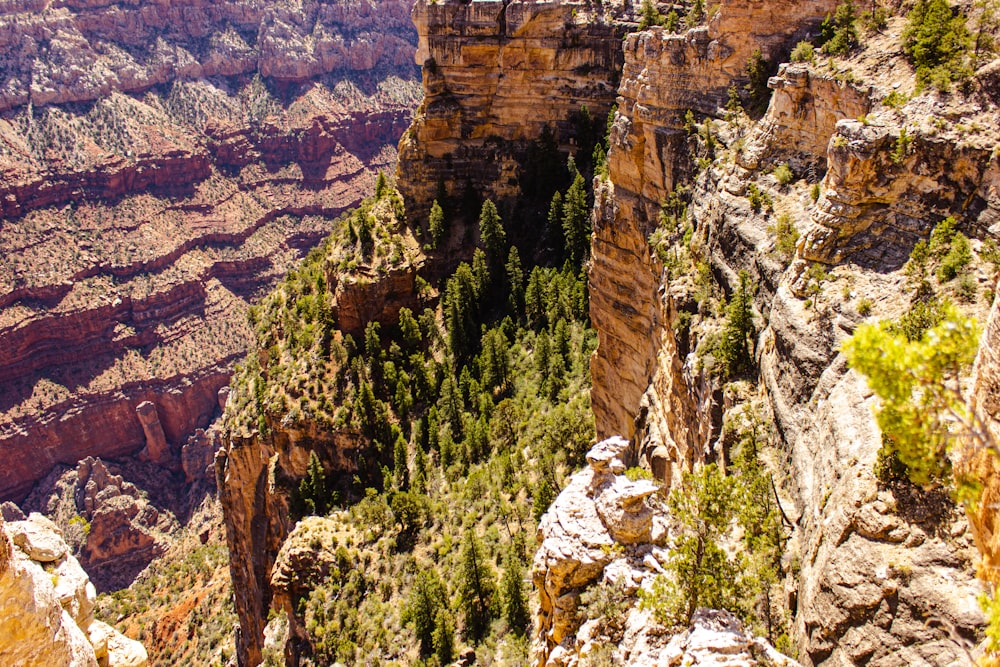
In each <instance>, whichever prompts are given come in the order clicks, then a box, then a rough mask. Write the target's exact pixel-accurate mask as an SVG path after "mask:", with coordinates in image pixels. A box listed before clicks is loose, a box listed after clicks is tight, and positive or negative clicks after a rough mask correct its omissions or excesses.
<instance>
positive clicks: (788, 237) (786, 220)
mask: <svg viewBox="0 0 1000 667" xmlns="http://www.w3.org/2000/svg"><path fill="white" fill-rule="evenodd" d="M767 231H769V232H771V233H772V234H774V251H775V253H777V255H778V256H779V257H780V258H781V259H782V261H784V262H785V263H786V264H787V263H788V262H790V261H791V260H792V257H794V256H795V246H796V244H797V243H798V241H799V230H798V229H796V228H795V223H794V222H792V217H791V216H790V215H788V214H787V213H782V214H781V215H779V216H778V222H777V224H775V225H773V226H770V227H768V228H767Z"/></svg>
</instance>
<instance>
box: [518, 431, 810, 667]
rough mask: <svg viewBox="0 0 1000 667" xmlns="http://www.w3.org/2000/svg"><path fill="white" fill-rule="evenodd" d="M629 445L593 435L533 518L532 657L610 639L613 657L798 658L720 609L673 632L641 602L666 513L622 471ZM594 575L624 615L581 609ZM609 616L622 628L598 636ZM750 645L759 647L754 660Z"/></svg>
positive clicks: (544, 660) (655, 567) (570, 661)
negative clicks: (575, 468) (577, 465)
mask: <svg viewBox="0 0 1000 667" xmlns="http://www.w3.org/2000/svg"><path fill="white" fill-rule="evenodd" d="M628 451H629V443H628V441H626V440H624V439H622V438H617V437H615V438H610V439H608V440H604V441H602V442H600V443H598V444H597V445H596V446H595V447H594V448H593V449H591V451H590V452H589V453H588V454H587V462H588V464H589V465H588V467H587V468H586V469H584V470H582V471H580V472H578V473H576V474H575V475H573V476H572V477H571V478H570V481H569V483H568V484H567V485H566V487H565V488H564V489H563V490H562V492H561V493H560V494H559V496H558V497H557V498H556V500H555V502H553V503H552V505H551V507H550V508H549V510H548V512H546V513H545V515H544V516H543V517H542V520H541V522H540V523H539V525H538V542H539V545H540V546H539V548H538V551H537V552H536V553H535V560H534V564H533V567H532V579H533V581H534V584H535V588H536V589H537V590H538V593H539V601H540V605H539V606H540V608H539V611H538V616H537V618H538V627H537V635H536V637H535V645H534V648H535V659H536V661H537V663H536V664H538V665H539V666H540V667H564V666H566V667H569V666H572V665H578V664H581V661H582V659H585V658H586V657H587V656H590V655H593V654H595V653H596V652H597V651H599V650H602V648H603V649H604V650H607V649H609V648H610V649H611V651H612V652H613V655H614V656H615V657H614V662H613V664H627V665H662V664H668V665H679V664H685V665H686V664H718V665H730V664H731V665H757V664H773V665H786V666H787V667H795V666H797V665H798V663H797V662H795V661H794V660H792V659H790V658H788V657H786V656H784V655H782V654H780V653H779V652H778V651H776V650H775V649H774V648H773V647H771V646H770V645H769V644H768V643H767V642H766V641H765V640H763V639H760V638H752V637H748V636H747V635H746V634H744V631H743V628H742V624H741V623H740V622H739V620H738V619H737V618H736V617H735V616H733V615H732V614H730V613H728V612H719V611H711V610H707V609H701V610H699V611H698V612H697V613H696V614H695V616H694V618H693V619H692V625H691V628H690V629H689V630H687V631H686V632H681V633H671V632H669V631H668V630H667V629H666V628H663V627H662V626H660V625H659V624H658V623H657V622H656V620H655V619H654V618H653V616H652V614H651V613H650V612H649V611H648V610H645V609H643V608H641V606H640V605H639V604H638V600H637V598H636V594H637V591H639V589H647V590H649V588H650V586H651V585H652V582H653V580H654V579H655V578H656V577H657V576H658V575H659V574H661V573H662V572H663V564H664V563H666V561H667V559H668V558H669V535H668V523H669V522H670V517H669V516H668V515H667V514H666V512H665V511H664V509H663V506H662V505H659V506H658V507H659V508H660V509H658V510H656V509H654V506H651V505H650V504H649V503H648V502H647V500H646V499H647V498H648V497H649V496H651V495H652V494H654V493H656V492H657V491H658V485H656V484H654V483H653V482H651V481H649V480H639V481H637V482H632V481H629V480H628V479H627V478H626V477H625V475H623V474H622V473H623V472H624V470H625V463H624V459H625V457H626V456H627V453H628ZM598 584H600V585H603V586H608V587H610V588H611V589H613V590H615V591H616V593H613V595H617V596H619V597H620V598H621V599H622V600H623V601H624V602H623V603H622V605H623V606H624V607H625V608H624V609H622V610H620V611H619V612H618V613H619V614H620V615H621V616H622V617H623V618H622V619H606V618H589V619H588V618H587V616H586V614H585V613H584V610H583V609H581V600H580V594H581V593H582V592H583V591H584V590H586V589H587V588H588V587H591V586H595V585H598ZM616 622H617V623H620V626H621V627H620V628H619V634H620V637H618V638H617V641H616V642H614V643H613V644H610V645H609V644H607V639H608V638H605V639H604V641H603V642H602V641H601V638H600V637H599V628H600V626H602V625H608V624H609V623H612V624H613V623H616ZM757 655H761V656H766V657H765V659H763V660H761V662H760V663H758V661H757V658H756V657H755V656H757ZM583 664H588V663H585V662H584V663H583Z"/></svg>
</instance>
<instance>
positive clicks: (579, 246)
mask: <svg viewBox="0 0 1000 667" xmlns="http://www.w3.org/2000/svg"><path fill="white" fill-rule="evenodd" d="M562 229H563V236H564V238H565V239H566V254H567V255H568V256H569V258H570V260H572V262H573V263H574V264H576V265H579V264H582V263H583V261H584V260H585V259H586V258H587V256H588V255H589V254H590V208H589V207H588V206H587V184H586V182H585V181H584V179H583V174H580V173H577V174H576V177H575V178H574V179H573V184H572V185H571V186H570V187H569V190H567V191H566V197H565V199H564V200H563V215H562Z"/></svg>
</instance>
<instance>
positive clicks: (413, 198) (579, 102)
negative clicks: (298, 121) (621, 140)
mask: <svg viewBox="0 0 1000 667" xmlns="http://www.w3.org/2000/svg"><path fill="white" fill-rule="evenodd" d="M625 14H626V12H625V9H624V8H623V7H622V6H621V5H620V4H619V3H614V2H612V3H603V4H592V3H585V2H562V1H560V2H525V1H522V0H507V1H500V0H496V1H493V0H491V1H487V2H460V1H458V0H449V1H445V2H428V1H427V0H419V1H418V2H417V3H416V4H415V5H414V7H413V22H414V24H415V25H416V27H417V33H418V35H419V42H418V48H417V54H416V62H417V64H418V65H421V66H422V67H423V78H424V101H423V103H422V104H421V105H420V108H419V109H418V110H417V114H416V117H415V118H414V122H413V125H412V126H411V127H410V129H409V130H408V131H407V132H406V134H405V135H404V136H403V140H402V141H401V142H400V147H399V153H400V156H399V168H398V178H399V189H400V192H402V194H403V196H404V198H405V200H406V206H407V212H408V214H409V215H410V216H411V217H413V216H416V217H418V218H421V217H425V216H426V215H427V212H428V211H429V210H430V205H431V202H432V201H433V200H434V199H435V197H436V196H437V192H438V187H439V186H438V183H439V182H440V183H443V185H444V187H445V189H446V192H447V194H448V195H449V196H450V197H452V198H455V199H456V200H457V199H458V198H460V197H461V196H462V195H463V192H464V190H465V188H467V187H471V188H472V189H473V191H474V192H476V193H477V194H478V195H480V196H484V197H487V196H488V197H491V198H493V199H495V200H498V201H504V200H506V201H510V200H512V199H513V198H515V197H517V196H518V195H519V194H520V193H521V191H522V184H521V183H520V181H519V177H520V176H521V174H520V170H521V167H522V166H523V161H524V159H525V157H526V154H527V149H528V146H529V144H530V142H532V141H534V140H536V139H538V138H539V136H541V134H542V130H543V129H544V128H545V127H546V126H548V127H549V129H551V130H552V131H553V133H554V136H555V139H556V141H557V143H559V144H560V146H561V147H562V148H563V150H568V149H570V147H571V144H570V142H571V136H572V119H573V117H574V116H575V115H576V114H577V113H578V112H580V110H581V108H582V107H584V106H586V107H587V108H588V110H589V112H590V114H591V116H592V117H593V118H595V119H602V118H604V117H605V116H607V114H608V110H609V109H610V108H611V106H612V104H613V103H614V100H615V90H616V87H617V83H618V79H619V76H620V73H621V67H622V52H621V38H622V35H623V34H624V30H625V28H624V26H623V25H622V24H620V23H618V22H617V21H618V20H619V19H620V18H623V17H624V15H625Z"/></svg>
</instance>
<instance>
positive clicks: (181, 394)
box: [0, 0, 419, 498]
mask: <svg viewBox="0 0 1000 667" xmlns="http://www.w3.org/2000/svg"><path fill="white" fill-rule="evenodd" d="M29 5H30V3H8V4H6V5H5V6H4V8H2V9H0V45H3V46H5V47H6V48H4V49H0V71H2V72H4V74H3V75H0V110H3V109H7V111H6V112H5V113H4V114H3V115H2V116H0V456H3V459H4V461H5V465H4V466H3V468H2V469H0V498H18V497H21V496H23V495H24V493H26V492H27V491H28V490H29V489H30V487H31V485H32V484H33V483H34V482H35V480H37V479H39V478H41V477H42V476H44V475H45V474H46V473H47V472H48V471H49V470H50V469H51V467H52V466H53V465H55V464H56V463H66V464H75V463H76V461H78V460H79V459H81V458H83V457H85V456H102V457H114V456H121V455H125V454H131V453H136V452H138V451H139V450H141V449H142V447H143V446H144V445H145V444H146V442H145V438H144V435H143V432H142V427H141V425H140V423H139V421H138V418H137V417H136V414H135V407H136V405H137V404H139V403H141V402H142V401H147V400H148V401H151V402H152V403H153V404H154V405H155V406H156V408H157V412H158V415H159V419H160V421H161V423H162V426H163V430H164V433H165V435H166V438H167V441H168V443H169V444H170V446H171V448H172V449H173V450H175V451H174V452H173V455H174V456H175V457H179V451H180V446H181V444H182V442H183V441H184V440H186V438H187V435H188V434H190V433H191V432H192V431H193V430H194V429H196V428H199V427H204V426H206V425H207V423H208V421H209V420H210V418H211V417H212V416H213V414H214V413H215V412H216V411H217V410H218V406H217V399H216V394H217V392H218V390H219V388H220V387H221V386H223V385H224V384H226V382H227V381H228V377H229V374H230V372H231V371H232V367H233V364H234V363H235V361H236V360H237V359H239V358H241V357H242V356H243V354H244V352H245V350H246V344H247V342H248V340H249V337H250V333H251V332H250V330H249V327H248V326H247V325H246V323H245V318H244V313H245V311H246V308H247V304H248V302H249V301H250V300H251V299H253V298H254V297H255V296H258V295H260V294H262V293H264V292H266V291H267V290H268V289H270V287H272V286H273V285H274V283H275V282H276V280H277V279H278V278H279V277H280V276H282V275H283V274H284V273H285V272H286V271H287V269H288V268H289V267H290V266H291V265H292V263H293V262H295V261H297V260H298V259H299V258H300V257H301V256H302V255H303V254H304V252H305V251H307V250H308V249H309V248H310V247H312V246H313V245H314V244H315V243H317V242H318V241H319V240H320V239H321V238H322V237H323V236H325V234H326V232H327V230H328V226H329V221H330V219H331V217H332V216H336V215H339V214H340V213H341V212H342V211H343V210H345V209H347V208H350V207H352V206H354V205H355V204H356V203H357V202H358V201H360V199H361V198H362V197H363V196H364V195H365V194H367V193H368V191H369V190H370V188H371V184H372V182H373V180H374V173H375V171H376V170H378V169H386V170H387V169H388V168H390V167H391V165H392V163H393V162H394V159H395V144H396V142H397V141H398V139H399V137H400V135H401V134H402V132H403V130H404V129H405V128H406V126H407V124H408V123H409V120H410V116H411V109H412V108H413V107H414V106H415V104H416V101H417V95H418V92H419V84H418V83H417V82H416V81H415V70H414V68H413V66H412V65H411V64H410V63H412V60H413V53H414V51H415V41H416V39H415V34H414V33H413V28H412V26H411V25H410V22H409V16H408V12H409V5H408V3H406V2H402V1H395V0H394V1H391V2H380V3H378V4H377V5H376V4H375V3H374V2H370V1H363V0H341V1H338V2H335V3H332V4H320V3H305V4H303V5H302V6H301V7H298V8H295V9H291V8H279V7H273V6H270V5H266V4H265V5H260V4H258V3H249V2H222V3H204V2H199V1H198V0H193V1H189V2H183V1H182V2H175V3H171V4H170V5H169V6H168V5H162V4H154V3H146V2H139V3H121V4H119V3H111V2H100V1H96V2H76V1H72V0H71V1H68V2H62V3H56V4H54V5H49V6H47V7H46V8H42V7H34V6H29ZM12 73H13V74H12ZM25 73H27V74H25ZM4 77H6V78H4ZM209 77H211V78H209ZM18 86H21V87H22V88H23V90H21V89H20V88H19V87H18ZM27 102H30V103H31V104H30V105H27V106H21V105H25V104H26V103H27Z"/></svg>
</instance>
